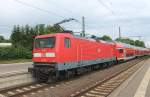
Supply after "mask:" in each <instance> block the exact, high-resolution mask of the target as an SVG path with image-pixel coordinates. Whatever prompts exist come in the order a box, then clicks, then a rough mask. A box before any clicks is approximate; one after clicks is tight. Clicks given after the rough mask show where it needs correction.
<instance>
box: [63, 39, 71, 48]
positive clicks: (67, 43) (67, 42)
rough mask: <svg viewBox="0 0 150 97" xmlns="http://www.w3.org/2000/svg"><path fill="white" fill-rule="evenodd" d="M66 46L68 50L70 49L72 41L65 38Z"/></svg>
mask: <svg viewBox="0 0 150 97" xmlns="http://www.w3.org/2000/svg"><path fill="white" fill-rule="evenodd" d="M64 44H65V47H66V48H70V39H69V38H65V39H64Z"/></svg>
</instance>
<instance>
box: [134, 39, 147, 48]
mask: <svg viewBox="0 0 150 97" xmlns="http://www.w3.org/2000/svg"><path fill="white" fill-rule="evenodd" d="M135 45H136V46H139V47H145V43H144V42H143V41H139V40H136V41H135Z"/></svg>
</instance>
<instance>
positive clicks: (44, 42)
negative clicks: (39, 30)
mask: <svg viewBox="0 0 150 97" xmlns="http://www.w3.org/2000/svg"><path fill="white" fill-rule="evenodd" d="M55 40H56V39H55V37H49V38H37V39H35V48H53V47H54V46H55Z"/></svg>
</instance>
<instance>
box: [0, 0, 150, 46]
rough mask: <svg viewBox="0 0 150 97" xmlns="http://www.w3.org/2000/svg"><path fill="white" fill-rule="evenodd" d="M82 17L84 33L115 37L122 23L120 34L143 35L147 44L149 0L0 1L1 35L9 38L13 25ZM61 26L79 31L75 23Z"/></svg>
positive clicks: (149, 32) (149, 40) (123, 35)
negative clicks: (83, 18) (84, 22)
mask: <svg viewBox="0 0 150 97" xmlns="http://www.w3.org/2000/svg"><path fill="white" fill-rule="evenodd" d="M82 16H85V21H86V33H90V34H95V35H98V36H102V35H104V34H107V35H110V36H111V37H112V38H113V39H115V38H117V37H118V27H119V26H121V32H122V37H128V36H142V38H141V40H143V41H145V42H146V45H149V47H150V0H1V1H0V35H3V36H4V37H5V38H9V36H10V34H11V30H12V28H13V25H18V24H19V25H26V24H29V25H33V26H34V25H36V24H51V25H52V24H54V23H56V22H59V21H61V20H63V19H64V18H76V19H78V20H79V21H81V17H82ZM63 26H64V27H65V28H66V29H71V30H74V31H80V30H81V25H80V24H78V23H76V22H71V23H66V24H64V25H63ZM132 38H133V37H132ZM134 39H138V38H135V37H134Z"/></svg>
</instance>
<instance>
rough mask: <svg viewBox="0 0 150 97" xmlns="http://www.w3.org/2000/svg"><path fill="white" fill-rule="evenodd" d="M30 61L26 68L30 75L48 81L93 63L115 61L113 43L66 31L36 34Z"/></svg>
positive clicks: (91, 65) (90, 65)
mask: <svg viewBox="0 0 150 97" xmlns="http://www.w3.org/2000/svg"><path fill="white" fill-rule="evenodd" d="M33 62H34V64H33V66H34V67H33V68H30V69H29V70H30V71H32V73H33V75H34V77H35V78H36V79H37V80H38V81H48V80H50V79H52V78H58V77H59V76H66V75H68V74H70V73H71V74H75V73H78V72H80V71H82V70H85V68H86V69H87V68H88V69H91V68H95V66H98V65H96V64H100V63H105V65H106V64H110V63H114V62H116V54H115V43H110V42H105V41H98V40H96V39H92V38H86V37H78V36H75V35H73V34H70V33H57V34H48V35H40V36H37V37H36V38H35V41H34V49H33ZM99 66H100V65H99Z"/></svg>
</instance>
